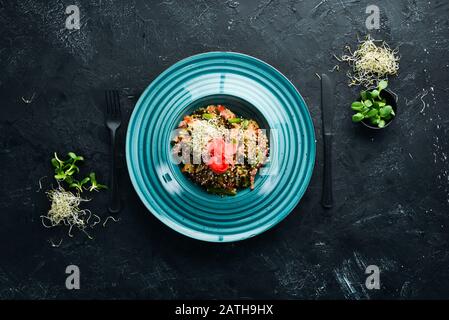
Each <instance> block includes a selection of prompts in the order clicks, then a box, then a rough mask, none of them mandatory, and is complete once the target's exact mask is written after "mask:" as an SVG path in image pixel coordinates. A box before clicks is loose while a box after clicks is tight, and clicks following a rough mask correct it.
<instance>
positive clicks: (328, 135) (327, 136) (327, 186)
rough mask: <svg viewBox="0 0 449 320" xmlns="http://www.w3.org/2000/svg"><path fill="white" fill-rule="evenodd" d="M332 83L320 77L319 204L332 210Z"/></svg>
mask: <svg viewBox="0 0 449 320" xmlns="http://www.w3.org/2000/svg"><path fill="white" fill-rule="evenodd" d="M334 101H335V97H334V82H333V81H332V80H331V79H330V78H329V76H328V75H326V74H322V75H321V113H322V116H323V140H324V181H323V195H322V199H321V204H322V205H323V207H324V208H327V209H329V208H332V206H333V205H334V197H333V191H332V140H333V137H334V131H333V124H334V113H335V103H334Z"/></svg>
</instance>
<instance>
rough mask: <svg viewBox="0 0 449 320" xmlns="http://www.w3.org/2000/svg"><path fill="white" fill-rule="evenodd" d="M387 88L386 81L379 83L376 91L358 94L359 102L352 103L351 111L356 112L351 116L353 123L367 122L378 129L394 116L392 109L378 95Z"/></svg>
mask: <svg viewBox="0 0 449 320" xmlns="http://www.w3.org/2000/svg"><path fill="white" fill-rule="evenodd" d="M387 86H388V82H387V81H386V80H382V81H380V82H379V85H378V86H377V89H374V90H371V91H362V92H361V93H360V99H361V100H360V101H354V102H353V103H352V104H351V109H352V110H354V111H356V113H355V114H354V115H353V116H352V121H353V122H360V121H362V120H368V121H369V122H370V123H371V124H372V125H375V126H378V127H379V128H383V127H385V124H386V123H387V122H389V121H390V120H391V119H392V118H393V117H394V116H395V113H394V110H393V107H392V106H390V105H388V104H387V102H386V100H385V99H383V98H382V97H381V96H380V94H381V92H382V90H384V89H385V88H386V87H387Z"/></svg>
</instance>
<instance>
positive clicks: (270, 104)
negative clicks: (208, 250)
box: [126, 52, 315, 242]
mask: <svg viewBox="0 0 449 320" xmlns="http://www.w3.org/2000/svg"><path fill="white" fill-rule="evenodd" d="M216 103H221V104H225V105H227V106H228V107H229V108H230V109H231V110H233V111H234V112H235V113H237V114H238V115H240V116H244V117H248V118H252V119H256V120H257V121H258V122H259V123H260V124H261V126H262V127H263V128H265V129H267V130H268V131H269V139H270V161H269V163H268V164H267V165H266V167H264V168H263V170H262V171H261V172H260V174H259V175H258V176H257V177H256V185H255V189H254V190H253V191H250V190H249V189H248V190H243V191H240V192H239V193H238V194H237V195H236V196H226V197H221V196H217V195H211V194H208V193H207V192H205V191H204V190H203V189H201V188H200V187H198V186H196V185H195V184H194V183H192V182H191V181H190V180H189V179H188V178H187V177H185V176H184V175H183V174H182V172H181V170H180V168H179V166H177V165H176V164H174V163H173V161H171V144H170V140H171V133H172V130H174V129H175V128H176V127H177V125H178V123H179V122H180V120H181V119H182V118H183V117H184V116H185V115H187V114H189V113H191V112H192V111H194V110H195V109H197V108H199V107H201V106H204V105H207V104H216ZM126 159H127V163H128V170H129V174H130V176H131V180H132V183H133V185H134V188H135V189H136V191H137V193H138V195H139V197H140V198H141V199H142V201H143V203H144V204H145V205H146V207H147V208H148V209H149V210H150V211H151V212H152V213H153V215H154V216H156V217H157V218H158V219H159V220H161V221H162V222H163V223H165V224H166V225H167V226H169V227H170V228H172V229H174V230H176V231H178V232H180V233H182V234H184V235H186V236H189V237H192V238H195V239H199V240H204V241H211V242H230V241H238V240H243V239H247V238H250V237H253V236H255V235H258V234H260V233H262V232H264V231H266V230H268V229H269V228H271V227H273V226H274V225H276V224H277V223H279V222H280V221H281V220H282V219H284V218H285V217H286V216H287V215H288V214H289V213H290V212H291V211H292V210H293V208H294V207H295V206H296V205H297V204H298V202H299V200H300V199H301V197H302V196H303V194H304V192H305V191H306V188H307V185H308V183H309V181H310V178H311V175H312V171H313V167H314V162H315V134H314V128H313V123H312V120H311V118H310V114H309V112H308V109H307V106H306V104H305V102H304V100H303V98H302V97H301V95H300V94H299V93H298V91H297V90H296V89H295V87H294V86H293V84H292V83H291V82H290V81H289V80H288V79H287V78H286V77H285V76H283V75H282V74H281V73H280V72H279V71H277V70H276V69H275V68H273V67H272V66H270V65H268V64H266V63H265V62H263V61H261V60H258V59H256V58H253V57H251V56H248V55H244V54H239V53H232V52H209V53H204V54H199V55H196V56H192V57H189V58H187V59H184V60H182V61H180V62H178V63H176V64H175V65H173V66H172V67H170V68H169V69H168V70H166V71H165V72H164V73H162V74H161V75H160V76H159V77H158V78H157V79H156V80H154V81H153V83H152V84H151V85H150V86H149V87H148V88H147V89H146V90H145V92H144V93H143V95H142V96H141V97H140V99H139V101H138V102H137V105H136V107H135V109H134V112H133V114H132V116H131V120H130V123H129V127H128V134H127V139H126Z"/></svg>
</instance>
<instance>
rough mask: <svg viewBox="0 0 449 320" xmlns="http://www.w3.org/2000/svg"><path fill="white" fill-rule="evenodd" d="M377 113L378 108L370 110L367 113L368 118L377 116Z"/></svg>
mask: <svg viewBox="0 0 449 320" xmlns="http://www.w3.org/2000/svg"><path fill="white" fill-rule="evenodd" d="M377 113H378V111H377V109H371V110H370V111H368V113H367V114H366V117H367V118H372V117H375V116H377Z"/></svg>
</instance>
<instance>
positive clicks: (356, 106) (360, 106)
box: [351, 101, 364, 111]
mask: <svg viewBox="0 0 449 320" xmlns="http://www.w3.org/2000/svg"><path fill="white" fill-rule="evenodd" d="M363 107H364V105H363V103H361V102H360V101H355V102H353V103H352V104H351V109H352V110H355V111H361V110H362V109H363Z"/></svg>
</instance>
